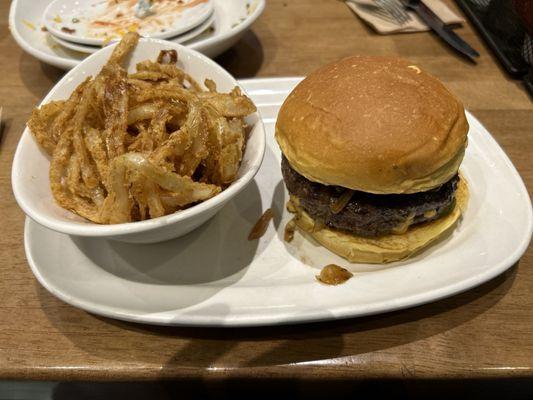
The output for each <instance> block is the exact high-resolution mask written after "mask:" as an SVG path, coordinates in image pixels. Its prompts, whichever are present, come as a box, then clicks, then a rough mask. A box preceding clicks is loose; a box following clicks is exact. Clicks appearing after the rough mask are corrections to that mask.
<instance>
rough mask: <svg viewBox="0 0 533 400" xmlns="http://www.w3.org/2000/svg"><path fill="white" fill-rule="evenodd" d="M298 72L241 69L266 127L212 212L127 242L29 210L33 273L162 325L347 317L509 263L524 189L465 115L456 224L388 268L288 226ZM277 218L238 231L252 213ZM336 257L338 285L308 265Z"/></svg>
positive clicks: (484, 275) (92, 308) (516, 244)
mask: <svg viewBox="0 0 533 400" xmlns="http://www.w3.org/2000/svg"><path fill="white" fill-rule="evenodd" d="M297 82H298V79H295V78H287V79H256V80H248V81H241V84H242V85H243V87H244V88H245V89H246V90H247V91H248V93H249V94H250V95H251V96H252V98H253V99H254V101H255V102H256V104H257V105H258V106H259V109H260V111H261V114H262V116H263V117H264V122H265V124H266V127H267V132H268V133H267V151H266V154H265V159H264V161H263V166H262V168H261V170H260V171H259V173H258V174H257V176H256V177H255V184H250V185H249V186H248V187H247V189H246V190H245V191H243V192H242V193H241V194H240V195H239V196H238V197H236V198H235V199H234V200H233V201H232V202H230V203H228V205H227V206H226V207H225V208H224V209H223V210H222V211H221V212H220V213H219V214H218V215H217V216H216V217H215V218H214V219H212V220H211V221H210V222H209V223H207V224H205V225H203V226H202V227H201V228H199V229H198V230H196V231H195V232H193V233H191V234H189V235H188V236H184V237H182V238H180V239H177V240H174V241H170V242H166V243H159V244H156V245H143V246H138V245H129V244H124V243H118V242H107V241H104V240H99V239H96V240H95V239H92V240H89V239H80V238H72V237H69V236H66V235H62V234H58V233H54V232H52V231H49V230H47V229H46V228H43V227H41V226H39V225H37V224H36V223H34V222H32V221H30V220H27V222H26V230H25V246H26V254H27V257H28V261H29V263H30V266H31V268H32V270H33V272H34V274H35V276H36V277H37V279H38V280H39V281H40V282H41V283H42V284H43V286H45V287H46V288H47V289H48V290H49V291H50V292H52V293H53V294H54V295H56V296H57V297H59V298H61V299H62V300H64V301H66V302H67V303H70V304H72V305H74V306H76V307H79V308H82V309H84V310H87V311H89V312H92V313H95V314H100V315H104V316H107V317H111V318H117V319H123V320H129V321H137V322H144V323H150V324H168V325H204V326H253V325H269V324H288V323H301V322H309V321H318V320H329V319H338V318H347V317H356V316H362V315H368V314H376V313H381V312H386V311H392V310H397V309H401V308H406V307H412V306H415V305H419V304H423V303H427V302H430V301H434V300H437V299H441V298H443V297H446V296H451V295H453V294H456V293H459V292H462V291H464V290H467V289H470V288H472V287H474V286H476V285H479V284H481V283H483V282H485V281H488V280H489V279H491V278H493V277H495V276H496V275H498V274H500V273H502V272H503V271H505V270H506V269H508V268H509V267H510V266H512V265H513V264H514V263H515V262H516V261H517V260H518V259H519V258H520V256H521V255H522V254H523V252H524V251H525V250H526V248H527V246H528V244H529V241H530V239H531V232H532V224H533V222H532V220H533V219H532V211H531V202H530V199H529V195H528V193H527V191H526V189H525V187H524V184H523V182H522V180H521V179H520V176H519V175H518V173H517V171H516V170H515V168H514V167H513V165H512V164H511V162H510V161H509V159H508V158H507V156H506V155H505V153H504V152H503V151H502V149H501V148H500V147H499V146H498V144H497V143H496V141H495V140H494V139H493V138H492V137H491V135H490V134H489V133H488V132H487V131H486V130H485V128H484V127H483V126H482V125H481V124H480V123H479V122H478V121H477V120H476V119H475V118H474V117H473V116H472V115H471V114H467V116H468V120H469V123H470V132H469V145H468V149H467V152H466V156H465V160H464V163H463V166H462V173H463V174H464V176H465V177H466V179H467V180H468V182H469V187H470V192H471V198H470V202H469V205H468V209H467V210H466V213H465V215H464V218H463V220H462V222H461V223H460V225H459V226H458V227H457V228H456V229H455V230H454V232H453V234H452V235H451V236H450V237H448V238H447V239H445V240H443V241H441V242H440V243H438V244H437V245H435V246H433V247H431V248H429V249H427V250H426V251H425V252H423V253H421V254H420V255H418V256H417V257H415V258H413V259H410V260H408V261H404V262H398V263H394V264H391V265H388V266H387V267H386V268H383V267H381V268H380V267H376V266H370V265H364V264H352V265H349V264H348V263H346V262H345V261H343V260H342V259H340V258H338V257H336V256H334V255H333V254H332V253H330V252H328V251H327V250H325V249H324V248H322V247H318V246H315V245H313V244H312V243H310V242H307V241H305V240H303V239H302V237H301V236H300V235H298V234H297V235H296V237H295V239H294V241H293V243H291V244H287V243H285V242H284V241H283V228H284V225H285V223H286V221H287V220H288V219H289V218H290V215H288V213H287V212H286V210H285V202H286V200H287V193H286V191H285V189H284V185H283V183H282V178H281V173H280V157H281V155H280V152H279V150H278V147H277V145H276V143H275V140H274V138H273V131H274V123H275V118H276V115H277V112H278V109H279V106H280V104H281V103H282V101H283V100H284V98H285V97H286V95H287V94H288V92H289V91H290V90H291V89H292V88H293V87H294V85H295V84H296V83H297ZM269 207H272V208H273V210H274V213H275V215H276V218H275V221H274V224H272V225H271V226H270V228H269V229H268V231H267V232H266V234H265V236H263V238H262V239H261V240H260V241H259V242H257V241H255V242H249V241H247V240H246V237H247V235H248V232H249V230H250V228H251V227H252V225H253V224H254V223H255V222H256V220H257V219H258V217H259V216H260V215H261V213H262V212H263V211H264V210H265V209H267V208H269ZM331 262H333V263H337V264H340V265H343V266H346V267H348V268H349V269H351V270H352V271H354V272H355V276H354V277H353V278H352V279H350V280H349V281H347V282H346V283H344V284H342V285H339V286H325V285H322V284H320V283H318V282H317V281H316V280H315V275H316V274H317V273H318V272H319V269H320V268H321V267H322V266H324V265H325V264H329V263H331Z"/></svg>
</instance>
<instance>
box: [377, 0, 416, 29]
mask: <svg viewBox="0 0 533 400" xmlns="http://www.w3.org/2000/svg"><path fill="white" fill-rule="evenodd" d="M375 2H376V5H377V6H378V7H381V8H382V9H383V10H385V11H386V12H387V13H388V14H389V15H390V16H391V17H392V18H393V19H394V20H396V22H398V23H399V24H400V25H403V24H405V23H406V22H408V21H409V20H410V19H411V17H410V16H409V14H408V13H407V11H406V10H405V7H404V5H403V3H402V2H401V0H375Z"/></svg>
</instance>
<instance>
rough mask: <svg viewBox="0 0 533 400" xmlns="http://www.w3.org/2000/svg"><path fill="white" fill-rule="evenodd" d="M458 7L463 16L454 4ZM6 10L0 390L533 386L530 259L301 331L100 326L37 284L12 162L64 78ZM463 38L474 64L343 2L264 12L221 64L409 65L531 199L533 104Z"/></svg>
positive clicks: (472, 36)
mask: <svg viewBox="0 0 533 400" xmlns="http://www.w3.org/2000/svg"><path fill="white" fill-rule="evenodd" d="M452 7H454V8H455V9H457V8H456V7H455V6H454V5H452ZM8 8H9V2H7V1H2V2H0V16H2V18H1V21H0V54H2V56H1V57H0V71H1V73H0V106H3V116H4V123H5V129H4V132H3V135H2V137H1V138H0V166H1V168H0V188H1V190H0V221H2V224H3V226H4V227H5V228H6V230H5V232H4V233H3V234H2V235H0V321H1V322H0V380H1V379H46V380H132V379H158V378H193V377H200V378H202V379H209V378H212V379H217V378H226V377H261V378H276V377H277V378H291V377H292V378H295V377H298V378H302V379H305V378H308V379H322V378H324V379H332V378H335V379H352V378H382V377H384V378H473V377H474V378H476V377H477V378H480V377H486V378H496V377H524V376H527V377H531V376H533V335H532V334H531V327H532V326H533V313H532V312H531V309H533V250H532V248H531V246H530V248H529V249H528V251H527V253H526V254H525V255H524V256H523V258H522V260H521V261H520V262H519V263H518V264H517V265H515V266H514V267H513V268H511V269H510V270H509V271H508V272H507V273H505V274H503V275H501V276H499V277H497V278H496V279H494V280H492V281H490V282H488V283H486V284H484V285H482V286H480V287H477V288H475V289H473V290H470V291H469V292H466V293H463V294H460V295H457V296H454V297H452V298H449V299H445V300H442V301H439V302H436V303H432V304H428V305H425V306H421V307H417V308H414V309H410V310H405V311H400V312H394V313H389V314H385V315H378V316H372V317H366V318H359V319H351V320H344V321H335V322H328V323H315V324H308V325H301V326H288V327H271V328H248V329H205V328H204V329H199V328H172V327H150V326H144V325H136V324H132V323H125V322H118V321H113V320H109V319H105V318H101V317H96V316H93V315H91V314H88V313H86V312H84V311H81V310H78V309H76V308H73V307H71V306H69V305H67V304H65V303H63V302H61V301H60V300H58V299H56V298H55V297H53V296H52V295H50V294H49V293H48V292H47V291H46V290H45V289H43V288H42V287H41V286H40V285H39V284H38V283H37V281H36V280H35V279H34V277H33V276H32V274H31V272H30V269H29V268H28V264H27V262H26V258H25V255H24V248H23V222H24V215H23V213H22V212H21V210H20V209H19V208H18V207H17V204H16V203H15V200H14V198H13V194H12V192H11V182H10V173H11V162H12V158H13V154H14V151H15V147H16V145H17V142H18V140H19V137H20V135H21V133H22V130H23V128H24V124H25V122H26V120H27V118H28V116H29V114H30V111H31V109H32V107H33V106H34V105H36V104H37V103H38V102H39V101H40V100H41V99H42V98H43V97H44V96H45V94H46V93H47V92H48V91H49V90H50V89H51V88H52V86H53V85H54V84H55V83H56V82H57V81H58V79H59V78H60V77H61V76H62V74H63V72H62V71H60V70H58V69H55V68H53V67H50V66H47V65H44V64H42V63H40V62H39V61H37V60H36V59H34V58H32V57H31V56H30V55H27V54H25V53H23V52H22V51H21V49H19V47H18V46H17V45H16V43H15V42H14V41H13V39H12V38H11V36H10V34H9V29H8V24H7V19H8V18H7V16H8ZM457 32H458V33H459V34H460V35H461V36H462V37H463V38H464V39H466V40H467V41H468V42H469V43H471V44H472V45H473V47H475V48H476V49H478V50H479V52H480V53H481V58H480V60H479V63H478V65H472V64H470V63H468V62H466V61H464V60H463V59H461V58H459V57H458V56H456V55H455V54H454V53H453V52H451V51H450V50H449V49H448V48H447V47H445V46H443V45H442V44H441V42H440V41H439V40H438V39H437V38H436V37H435V36H433V35H432V34H431V33H418V34H400V35H390V36H380V35H377V34H375V33H374V32H373V31H371V30H370V29H369V28H368V27H367V26H365V25H364V24H363V23H362V22H361V21H360V20H358V19H357V18H356V17H355V16H354V15H353V14H352V13H351V12H350V11H349V9H348V8H347V7H346V6H345V5H344V4H343V3H342V2H339V1H333V0H330V1H323V0H299V1H297V2H296V1H289V0H268V4H267V7H266V10H265V12H264V14H263V16H262V17H261V18H260V19H259V20H258V21H257V23H256V24H255V25H254V26H253V29H252V31H250V32H249V33H248V34H247V35H246V36H245V37H244V39H243V40H241V41H240V42H239V43H238V44H237V45H236V46H235V47H234V48H232V49H231V50H229V51H228V52H226V53H225V54H223V55H222V56H220V57H219V58H217V61H218V62H219V63H221V64H222V65H223V66H224V67H225V68H227V69H228V70H229V71H230V72H231V73H233V74H234V75H235V76H237V77H239V78H247V77H254V76H262V77H266V76H294V75H298V76H299V75H305V74H307V73H308V72H310V71H311V70H313V69H315V68H317V67H319V66H321V65H323V64H325V63H327V62H330V61H333V60H336V59H339V58H341V57H344V56H348V55H352V54H372V55H400V56H403V57H405V58H408V59H411V60H412V61H414V62H415V63H417V65H419V66H421V67H422V68H424V69H426V70H427V71H429V72H430V73H432V74H434V75H435V76H437V77H438V78H440V79H441V80H442V81H444V82H445V84H446V85H447V86H448V87H449V88H450V89H451V90H452V91H453V92H455V93H456V94H457V95H458V96H459V97H460V98H461V99H462V100H463V102H464V104H465V106H466V107H467V108H468V109H469V110H470V111H471V112H472V113H473V114H474V115H475V116H476V117H477V118H479V120H480V121H481V122H482V123H483V124H484V125H485V126H486V127H487V128H488V130H489V131H490V132H492V134H493V135H494V136H495V138H496V139H497V141H498V142H499V143H500V145H501V146H502V147H503V148H504V149H505V151H506V152H507V154H508V155H509V156H510V158H511V160H512V161H513V162H514V164H515V165H516V167H517V169H518V171H519V172H520V174H521V176H522V178H523V179H524V181H525V182H526V185H527V186H528V189H529V191H530V195H531V189H533V162H531V154H533V104H532V102H531V99H530V98H529V97H528V96H527V95H526V93H525V91H524V90H523V88H522V86H521V84H520V83H519V82H516V81H513V80H510V79H509V78H508V77H507V76H506V75H505V73H504V71H503V70H502V69H501V68H500V67H499V65H498V64H497V63H496V61H495V59H494V57H493V56H492V55H491V53H490V52H489V50H488V49H487V46H486V45H485V44H484V43H483V42H482V41H481V40H480V37H479V36H478V34H477V33H476V32H475V31H474V30H473V28H472V27H471V25H470V24H468V23H467V24H466V25H465V26H464V27H463V28H460V29H458V30H457Z"/></svg>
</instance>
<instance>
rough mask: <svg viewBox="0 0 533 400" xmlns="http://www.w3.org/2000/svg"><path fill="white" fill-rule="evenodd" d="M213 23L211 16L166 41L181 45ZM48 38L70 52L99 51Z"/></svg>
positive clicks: (52, 36) (53, 37)
mask: <svg viewBox="0 0 533 400" xmlns="http://www.w3.org/2000/svg"><path fill="white" fill-rule="evenodd" d="M214 22H215V15H214V14H213V15H211V16H210V17H209V18H208V19H207V20H206V21H205V22H203V23H202V24H200V25H199V26H198V27H196V28H194V29H191V30H190V31H188V32H185V33H184V34H182V35H179V36H176V37H174V38H171V39H168V41H169V42H173V43H178V44H183V43H185V42H186V41H188V40H191V39H193V38H195V37H196V36H198V35H200V34H202V33H204V31H206V30H207V29H208V28H209V27H211V25H213V23H214ZM50 38H51V39H52V40H54V41H55V42H57V43H58V44H60V45H61V46H63V47H66V48H67V49H70V50H75V51H79V52H81V53H87V54H93V53H96V52H97V51H98V50H100V49H101V48H102V47H101V46H88V45H85V44H79V43H74V42H69V41H68V40H63V39H61V38H59V37H57V36H54V35H50Z"/></svg>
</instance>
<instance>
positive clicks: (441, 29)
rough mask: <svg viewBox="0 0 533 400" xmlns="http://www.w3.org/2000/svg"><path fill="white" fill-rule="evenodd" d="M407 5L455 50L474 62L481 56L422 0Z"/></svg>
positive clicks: (411, 1)
mask: <svg viewBox="0 0 533 400" xmlns="http://www.w3.org/2000/svg"><path fill="white" fill-rule="evenodd" d="M405 5H406V7H407V8H409V9H411V10H413V11H414V12H416V13H417V14H418V16H419V17H420V18H422V20H423V21H424V22H425V23H426V25H428V26H429V27H430V28H431V29H433V30H434V31H435V32H436V33H437V34H438V35H439V37H440V38H441V39H442V40H444V41H445V42H446V43H448V44H449V45H450V46H452V47H453V48H454V49H455V50H457V51H458V52H460V53H461V54H463V55H465V56H466V57H468V58H469V59H470V60H471V61H474V62H475V58H476V57H479V53H478V52H477V51H476V50H474V49H473V48H472V47H471V46H470V45H469V44H468V43H466V42H465V41H464V40H463V39H461V37H459V36H458V35H457V34H456V33H455V32H454V31H453V30H452V29H451V28H450V27H449V26H447V25H446V24H445V23H444V22H443V21H442V20H441V19H440V18H439V17H437V16H436V15H435V13H434V12H433V11H431V9H430V8H428V7H427V6H426V5H425V4H424V3H423V2H422V1H421V0H408V1H407V2H406V3H405Z"/></svg>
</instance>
